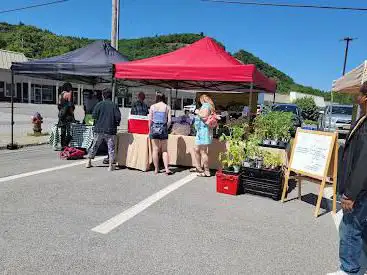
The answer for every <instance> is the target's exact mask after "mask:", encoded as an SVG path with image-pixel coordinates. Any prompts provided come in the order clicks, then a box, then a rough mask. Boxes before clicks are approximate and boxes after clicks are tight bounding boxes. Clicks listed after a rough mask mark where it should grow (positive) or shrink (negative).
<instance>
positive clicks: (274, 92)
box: [273, 92, 275, 104]
mask: <svg viewBox="0 0 367 275" xmlns="http://www.w3.org/2000/svg"><path fill="white" fill-rule="evenodd" d="M273 104H275V92H274V94H273Z"/></svg>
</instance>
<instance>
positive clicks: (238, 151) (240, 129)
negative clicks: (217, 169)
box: [219, 119, 249, 173]
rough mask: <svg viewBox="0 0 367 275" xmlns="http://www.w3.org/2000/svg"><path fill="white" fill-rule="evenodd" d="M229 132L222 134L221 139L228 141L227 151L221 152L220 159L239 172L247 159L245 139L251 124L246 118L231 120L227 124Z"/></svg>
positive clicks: (225, 164)
mask: <svg viewBox="0 0 367 275" xmlns="http://www.w3.org/2000/svg"><path fill="white" fill-rule="evenodd" d="M225 127H226V128H228V132H229V134H228V135H226V134H225V133H223V134H222V136H221V137H220V139H219V140H220V141H223V142H226V143H227V151H226V152H225V153H222V154H220V156H219V157H220V161H221V162H222V165H223V167H226V168H227V169H230V170H233V171H234V172H235V173H239V170H240V167H241V165H242V163H243V161H244V160H245V159H246V154H245V145H246V143H245V141H244V140H246V134H247V133H248V130H249V125H248V123H247V122H246V121H244V120H241V119H239V120H236V121H230V122H229V123H228V124H227V125H226V126H225Z"/></svg>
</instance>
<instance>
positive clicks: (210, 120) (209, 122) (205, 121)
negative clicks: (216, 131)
mask: <svg viewBox="0 0 367 275" xmlns="http://www.w3.org/2000/svg"><path fill="white" fill-rule="evenodd" d="M199 100H200V103H201V108H200V109H199V110H195V114H196V117H195V129H196V137H195V148H194V153H195V160H196V167H195V168H193V169H190V171H191V172H196V173H198V176H199V177H210V170H209V158H208V150H209V145H210V144H212V142H213V128H214V127H215V124H216V122H217V121H216V119H217V118H216V115H215V107H214V103H213V100H212V99H211V98H210V97H209V96H208V95H206V94H203V95H201V96H200V99H199Z"/></svg>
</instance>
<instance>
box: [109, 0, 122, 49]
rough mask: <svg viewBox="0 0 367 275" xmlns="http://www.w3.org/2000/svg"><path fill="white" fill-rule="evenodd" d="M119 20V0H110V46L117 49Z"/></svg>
mask: <svg viewBox="0 0 367 275" xmlns="http://www.w3.org/2000/svg"><path fill="white" fill-rule="evenodd" d="M119 21H120V0H112V30H111V46H112V47H114V48H115V49H116V50H118V41H119Z"/></svg>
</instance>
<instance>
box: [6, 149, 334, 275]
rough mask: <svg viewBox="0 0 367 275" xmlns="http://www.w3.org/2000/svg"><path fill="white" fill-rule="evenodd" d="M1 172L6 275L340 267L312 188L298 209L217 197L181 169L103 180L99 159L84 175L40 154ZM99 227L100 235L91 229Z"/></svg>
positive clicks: (13, 154) (76, 166)
mask: <svg viewBox="0 0 367 275" xmlns="http://www.w3.org/2000/svg"><path fill="white" fill-rule="evenodd" d="M0 164H1V165H0V209H1V211H0V234H1V235H0V247H1V253H0V272H2V273H3V274H51V273H54V274H66V273H67V274H325V273H327V272H331V271H334V270H335V269H336V268H337V267H338V259H337V244H338V243H337V241H338V237H337V230H336V226H335V223H334V220H333V219H332V216H331V214H330V213H326V214H324V215H322V216H321V217H319V218H317V219H315V218H314V217H313V210H314V206H313V205H312V203H311V202H312V201H313V200H314V198H315V196H316V195H317V193H318V189H317V186H315V185H306V186H305V187H304V188H303V194H304V197H303V200H304V201H298V200H292V201H289V202H287V203H285V204H282V203H280V202H277V201H273V200H271V199H267V198H262V197H258V196H252V195H241V196H228V195H223V194H218V193H216V189H215V177H212V178H196V177H194V176H192V175H190V173H189V172H188V171H187V170H182V169H180V170H176V171H177V173H175V174H174V175H173V176H165V175H164V174H159V175H157V176H156V175H154V174H153V173H152V172H147V173H143V172H139V171H134V170H128V169H121V170H116V171H114V172H108V171H107V168H106V167H105V166H104V165H102V164H101V160H97V161H96V162H95V165H96V167H94V168H92V169H86V168H84V166H83V165H82V164H80V161H75V162H72V161H62V160H60V159H58V156H57V152H54V151H52V150H51V149H50V148H49V147H43V146H41V147H33V148H28V149H22V150H20V151H0ZM313 194H314V195H313ZM295 196H296V191H293V192H292V193H291V194H290V195H289V197H295ZM325 205H328V203H325ZM326 208H328V207H326ZM111 218H115V220H112V221H113V222H115V223H112V225H111ZM107 221H110V223H107V225H106V222H107ZM103 225H105V226H107V229H108V230H107V232H104V233H103V234H102V233H99V232H98V230H92V229H95V228H98V226H103ZM105 228H106V227H105Z"/></svg>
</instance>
